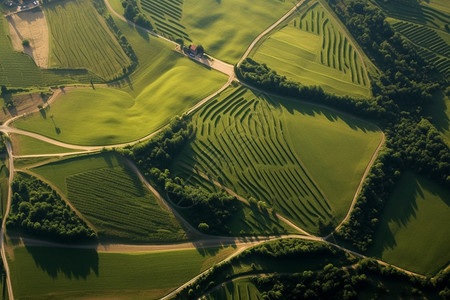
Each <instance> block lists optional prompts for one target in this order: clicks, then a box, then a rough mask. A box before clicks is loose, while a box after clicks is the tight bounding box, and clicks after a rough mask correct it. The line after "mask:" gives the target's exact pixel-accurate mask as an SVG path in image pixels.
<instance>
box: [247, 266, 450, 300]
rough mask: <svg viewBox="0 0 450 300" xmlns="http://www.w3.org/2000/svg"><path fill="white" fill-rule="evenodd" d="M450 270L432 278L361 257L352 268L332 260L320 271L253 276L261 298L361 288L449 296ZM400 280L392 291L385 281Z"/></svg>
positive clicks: (351, 292)
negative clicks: (416, 275)
mask: <svg viewBox="0 0 450 300" xmlns="http://www.w3.org/2000/svg"><path fill="white" fill-rule="evenodd" d="M449 274H450V272H445V273H443V274H442V275H439V276H438V277H437V278H436V279H435V280H433V281H432V280H430V279H425V278H424V279H421V278H417V277H413V276H409V275H407V274H406V273H404V272H401V271H398V270H397V269H394V268H392V267H384V266H380V265H379V264H378V263H377V262H376V261H374V260H371V259H364V260H362V261H361V262H359V263H358V264H357V265H356V267H355V268H348V269H345V270H344V269H343V268H338V267H335V266H333V265H332V264H328V265H326V266H325V267H324V268H323V269H322V270H319V271H304V272H303V273H299V274H293V275H288V276H280V275H276V274H275V275H270V276H264V277H254V278H253V279H252V281H253V283H254V284H255V285H256V287H257V288H258V289H259V290H260V291H261V292H262V298H263V299H270V300H277V299H359V297H358V295H360V294H361V292H362V291H364V295H365V297H366V298H371V299H373V298H379V297H384V296H387V295H388V294H390V293H391V292H394V293H397V294H399V295H398V296H399V297H405V298H421V297H424V295H425V294H427V295H433V296H434V297H436V296H437V295H439V296H441V297H442V298H443V299H446V296H448V291H449V288H448V284H449V283H450V281H449ZM393 280H394V281H397V282H402V288H401V290H395V291H391V290H390V289H389V288H388V286H387V283H391V282H392V281H393Z"/></svg>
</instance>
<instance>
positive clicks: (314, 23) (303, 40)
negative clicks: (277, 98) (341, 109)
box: [252, 3, 370, 97]
mask: <svg viewBox="0 0 450 300" xmlns="http://www.w3.org/2000/svg"><path fill="white" fill-rule="evenodd" d="M252 56H253V58H254V59H255V60H256V61H258V62H260V63H266V64H267V65H268V66H269V67H270V68H272V69H274V70H275V71H277V73H279V74H282V75H285V76H287V77H288V78H289V79H291V80H295V81H299V82H301V83H302V84H305V85H320V86H322V87H323V88H324V90H326V91H328V92H331V93H336V94H341V95H350V96H355V97H365V96H368V95H369V94H370V84H369V78H368V75H367V71H366V69H365V66H364V62H363V60H362V57H360V55H358V52H357V51H355V46H354V45H353V44H352V42H351V41H350V39H349V38H348V37H347V36H346V34H345V33H344V32H342V31H341V30H339V28H338V26H337V25H336V24H335V23H334V22H333V18H332V17H331V16H330V15H329V14H328V13H327V12H326V11H325V9H324V8H323V7H322V6H321V5H320V4H319V3H315V4H314V5H312V6H311V7H310V8H309V9H307V10H306V11H305V12H303V13H300V14H299V15H297V16H296V17H295V18H293V20H291V21H290V22H289V23H288V24H287V25H286V26H284V27H283V28H281V29H280V30H279V31H277V32H275V33H273V34H272V35H270V37H269V38H267V39H266V40H265V41H264V42H262V44H260V45H259V47H258V48H255V50H254V51H253V53H252Z"/></svg>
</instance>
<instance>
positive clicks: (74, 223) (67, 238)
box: [6, 173, 96, 243]
mask: <svg viewBox="0 0 450 300" xmlns="http://www.w3.org/2000/svg"><path fill="white" fill-rule="evenodd" d="M12 191H13V196H12V200H11V211H10V213H9V215H8V219H7V220H6V226H7V228H8V229H16V230H20V231H23V232H25V233H29V234H33V235H36V236H40V237H43V238H48V239H51V240H56V241H60V242H67V243H71V242H78V241H87V240H93V239H95V238H96V235H95V232H94V231H93V230H92V229H91V228H89V227H88V225H87V224H86V223H85V222H84V221H83V220H81V219H80V218H79V217H78V216H77V215H76V214H75V213H74V212H73V211H72V210H71V209H70V207H69V206H68V205H67V204H66V203H65V202H64V201H63V200H62V199H61V197H60V196H59V195H58V193H56V192H55V191H54V190H53V189H52V188H51V187H50V186H48V185H47V184H45V183H44V182H42V181H40V180H39V179H37V178H35V177H32V176H30V175H27V174H22V173H18V174H16V177H15V179H14V181H13V183H12Z"/></svg>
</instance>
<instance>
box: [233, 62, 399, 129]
mask: <svg viewBox="0 0 450 300" xmlns="http://www.w3.org/2000/svg"><path fill="white" fill-rule="evenodd" d="M235 71H236V75H237V77H238V78H239V79H240V80H242V81H244V82H246V83H248V84H250V85H252V86H255V87H258V88H260V89H262V90H264V91H267V92H269V93H276V94H278V95H283V96H287V97H294V98H301V99H302V100H306V101H311V102H313V103H319V104H325V105H327V106H330V107H334V108H336V109H340V110H343V111H348V112H351V113H357V114H358V115H364V116H366V117H368V118H371V119H377V120H380V119H389V118H393V117H394V116H393V112H395V110H394V111H393V110H391V109H390V108H391V107H388V109H387V108H386V104H385V103H383V105H381V103H380V100H381V99H377V98H371V99H364V100H357V99H353V98H351V97H346V96H336V95H333V94H328V93H325V92H324V91H323V89H322V88H321V87H320V86H304V85H301V84H300V83H298V82H294V81H290V80H288V79H287V78H286V76H282V75H279V74H277V72H275V71H274V70H272V69H270V68H269V67H268V66H267V65H266V64H260V63H258V62H256V61H254V60H253V59H251V58H246V59H245V60H244V61H243V62H242V63H241V65H240V66H239V67H237V68H236V70H235Z"/></svg>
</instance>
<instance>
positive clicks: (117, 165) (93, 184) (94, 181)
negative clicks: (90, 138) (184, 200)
mask: <svg viewBox="0 0 450 300" xmlns="http://www.w3.org/2000/svg"><path fill="white" fill-rule="evenodd" d="M31 171H32V172H35V173H37V174H40V175H41V176H43V177H44V178H47V179H48V180H49V181H51V182H53V183H54V184H55V185H56V186H57V187H58V188H59V189H60V190H61V191H62V192H63V193H65V194H66V196H67V197H68V199H69V201H70V202H71V203H72V204H73V205H74V206H75V208H76V209H77V210H78V211H79V212H80V213H81V214H82V215H83V216H85V217H86V219H87V220H89V222H91V223H92V224H93V225H94V227H95V228H96V229H97V230H98V235H99V238H100V239H108V240H111V239H113V240H123V241H134V242H167V241H177V240H182V239H185V238H186V236H185V233H184V231H183V230H182V228H181V226H180V224H179V223H178V221H177V220H176V219H175V217H174V216H173V215H172V214H171V213H170V212H169V211H168V210H167V209H166V208H164V207H163V206H162V205H161V204H160V203H159V201H158V200H157V199H156V197H155V196H154V195H153V194H152V193H151V192H150V191H149V190H147V188H146V187H145V186H144V185H143V184H142V183H141V181H140V180H139V178H138V177H137V175H136V174H135V173H134V171H133V170H131V169H130V168H129V166H128V165H126V163H125V162H124V161H123V159H121V158H120V157H118V156H116V155H114V154H103V155H101V154H100V155H95V156H84V157H81V158H73V159H67V160H62V161H59V162H55V163H50V164H48V165H43V166H40V167H37V168H34V169H31Z"/></svg>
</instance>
